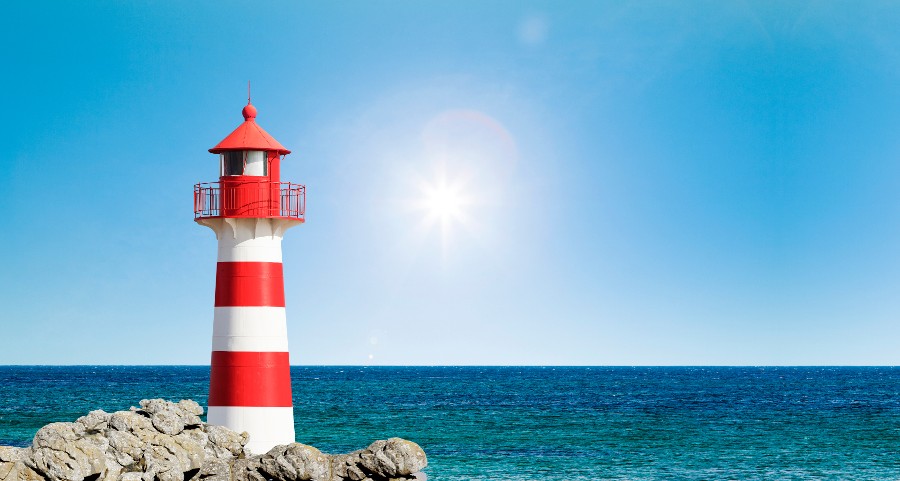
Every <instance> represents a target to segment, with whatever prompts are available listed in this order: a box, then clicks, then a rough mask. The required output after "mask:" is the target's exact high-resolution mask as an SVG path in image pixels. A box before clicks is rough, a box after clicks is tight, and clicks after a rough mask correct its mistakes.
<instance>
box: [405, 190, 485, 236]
mask: <svg viewBox="0 0 900 481" xmlns="http://www.w3.org/2000/svg"><path fill="white" fill-rule="evenodd" d="M415 204H416V207H417V209H418V210H420V211H421V212H423V214H424V218H423V219H422V227H424V228H425V229H426V230H431V229H433V228H434V227H435V226H436V227H438V228H439V230H440V234H441V241H442V244H443V245H444V247H445V248H446V247H447V243H448V242H449V238H450V233H451V231H452V230H453V228H454V227H455V226H465V224H466V223H467V222H468V219H469V215H468V210H469V209H470V207H471V205H472V198H471V196H470V195H468V193H467V192H466V190H465V183H464V182H462V181H459V180H457V181H450V180H448V178H447V176H445V175H439V176H437V179H436V180H434V181H431V182H429V181H424V180H423V181H421V182H420V183H419V199H418V201H417V202H416V203H415Z"/></svg>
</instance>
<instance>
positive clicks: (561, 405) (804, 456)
mask: <svg viewBox="0 0 900 481" xmlns="http://www.w3.org/2000/svg"><path fill="white" fill-rule="evenodd" d="M291 374H292V378H293V392H294V406H295V408H294V409H295V417H296V430H297V440H298V441H299V442H303V443H307V444H311V445H314V446H317V447H319V448H320V449H322V450H323V451H327V452H334V453H338V452H348V451H352V450H355V449H360V448H362V447H365V446H366V445H368V444H369V443H370V442H371V441H373V440H375V439H383V438H386V437H390V436H400V437H404V438H407V439H411V440H413V441H415V442H417V443H419V444H420V445H421V446H422V447H423V448H424V449H425V451H426V453H427V454H428V459H429V467H428V468H427V469H426V472H427V473H428V474H429V479H433V480H447V481H457V480H459V481H461V480H560V481H563V480H565V481H577V480H599V479H616V480H626V479H627V480H645V479H646V480H651V479H653V480H657V479H659V480H670V479H673V480H674V479H678V480H717V479H739V480H744V479H841V480H892V479H900V368H891V367H883V368H882V367H870V368H855V367H854V368H851V367H776V368H771V367H766V368H749V367H748V368H730V367H634V368H631V367H546V368H542V367H293V368H292V369H291ZM208 383H209V368H208V367H201V366H140V367H136V366H75V367H47V366H14V367H13V366H8V367H0V445H19V446H24V445H27V444H29V443H30V440H31V437H32V436H33V435H34V433H35V432H36V431H37V429H38V428H39V427H41V426H42V425H44V424H46V423H48V422H52V421H72V420H74V419H75V418H77V417H79V416H81V415H83V414H84V413H86V412H88V411H90V410H92V409H98V408H102V409H104V410H106V411H115V410H122V409H128V407H129V406H132V405H136V404H137V402H138V401H139V400H140V399H142V398H148V397H163V398H167V399H172V400H178V399H185V398H190V399H195V400H197V401H198V402H200V403H201V404H203V403H205V401H206V394H207V392H206V390H207V386H208Z"/></svg>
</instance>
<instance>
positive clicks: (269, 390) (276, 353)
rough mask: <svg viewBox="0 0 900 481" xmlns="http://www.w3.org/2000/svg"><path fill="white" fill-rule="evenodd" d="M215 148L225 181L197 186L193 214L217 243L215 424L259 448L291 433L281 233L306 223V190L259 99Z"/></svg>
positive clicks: (211, 413) (211, 415)
mask: <svg viewBox="0 0 900 481" xmlns="http://www.w3.org/2000/svg"><path fill="white" fill-rule="evenodd" d="M242 114H243V116H244V122H243V123H242V124H241V125H240V126H238V128H237V129H235V130H234V132H232V133H231V134H230V135H228V137H225V139H224V140H222V141H221V142H219V144H218V145H216V146H215V147H213V148H211V149H209V151H210V152H211V153H213V154H218V156H219V181H218V182H211V183H200V184H197V185H195V186H194V220H195V221H196V222H197V223H199V224H201V225H204V226H206V227H209V228H210V229H212V230H213V232H215V233H216V239H217V240H218V243H219V254H218V264H217V266H216V295H215V315H214V317H213V338H212V363H211V364H212V367H211V372H210V383H209V403H208V404H209V410H208V412H207V422H208V423H209V424H215V425H221V426H225V427H228V428H230V429H232V430H234V431H237V432H243V431H247V432H248V433H249V434H250V440H249V442H248V444H247V448H248V449H249V450H250V451H251V452H253V453H256V454H261V453H265V452H267V451H268V450H269V449H271V448H272V447H274V446H276V445H279V444H288V443H292V442H294V411H293V407H292V406H293V403H292V401H291V373H290V363H289V361H288V342H287V323H286V319H285V309H284V278H283V275H282V264H281V239H282V236H283V235H284V232H285V231H286V230H287V229H290V228H291V227H294V226H296V225H299V224H302V223H303V220H304V218H303V215H304V211H305V207H306V189H305V187H304V186H302V185H297V184H291V183H289V182H282V181H281V177H280V170H281V169H280V167H281V160H282V159H283V158H284V156H285V155H287V154H289V153H291V151H289V150H288V149H286V148H284V146H282V145H281V144H280V143H278V141H277V140H275V139H274V138H273V137H272V136H271V135H269V134H268V133H267V132H266V131H265V130H263V129H262V127H260V126H259V125H258V124H257V123H256V108H255V107H254V106H253V105H252V104H250V101H249V98H248V100H247V106H246V107H244V110H243V111H242Z"/></svg>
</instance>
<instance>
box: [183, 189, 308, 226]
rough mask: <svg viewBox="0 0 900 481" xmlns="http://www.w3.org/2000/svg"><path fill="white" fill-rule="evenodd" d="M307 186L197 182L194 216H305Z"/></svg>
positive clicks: (300, 217) (294, 217) (301, 218)
mask: <svg viewBox="0 0 900 481" xmlns="http://www.w3.org/2000/svg"><path fill="white" fill-rule="evenodd" d="M305 213H306V186H304V185H300V184H293V183H291V182H270V181H246V180H235V181H226V182H205V183H200V184H196V185H195V186H194V218H195V219H199V218H202V217H286V218H290V219H298V220H303V215H304V214H305Z"/></svg>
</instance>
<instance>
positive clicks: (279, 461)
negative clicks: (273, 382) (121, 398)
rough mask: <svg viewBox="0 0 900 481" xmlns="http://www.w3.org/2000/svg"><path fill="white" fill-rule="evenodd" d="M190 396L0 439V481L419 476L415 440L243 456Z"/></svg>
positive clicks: (420, 454) (234, 438)
mask: <svg viewBox="0 0 900 481" xmlns="http://www.w3.org/2000/svg"><path fill="white" fill-rule="evenodd" d="M202 414H203V408H201V407H200V405H199V404H197V403H196V402H194V401H189V400H183V401H180V402H178V403H171V402H167V401H164V400H162V399H149V400H148V399H144V400H142V401H141V402H140V408H131V410H129V411H119V412H115V413H111V414H110V413H106V412H104V411H100V410H97V411H91V412H90V413H88V414H87V415H85V416H82V417H80V418H78V419H77V420H76V421H75V422H70V423H51V424H48V425H46V426H44V427H43V428H41V429H40V430H38V432H37V434H35V436H34V440H33V442H32V446H31V447H29V448H15V447H5V446H0V481H85V480H88V481H373V480H374V481H399V480H414V479H415V480H423V479H427V478H426V477H425V475H424V473H421V472H419V471H421V469H422V468H424V467H425V466H426V465H427V464H428V462H427V460H426V458H425V453H424V451H422V449H421V448H420V447H419V445H417V444H415V443H413V442H411V441H406V440H403V439H400V438H391V439H388V440H383V441H376V442H374V443H372V444H371V445H370V446H369V447H368V448H366V449H364V450H360V451H355V452H352V453H349V454H340V455H335V456H332V455H329V454H325V453H323V452H321V451H319V450H318V449H316V448H314V447H312V446H307V445H305V444H300V443H291V444H288V445H285V446H276V447H274V448H272V449H271V450H270V451H269V452H268V453H266V454H263V455H259V456H250V455H249V453H248V452H247V451H246V449H245V446H246V445H247V441H248V439H249V436H248V435H247V433H236V432H234V431H231V430H229V429H227V428H224V427H221V426H210V425H208V424H205V423H203V422H202V421H201V420H200V416H201V415H202Z"/></svg>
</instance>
